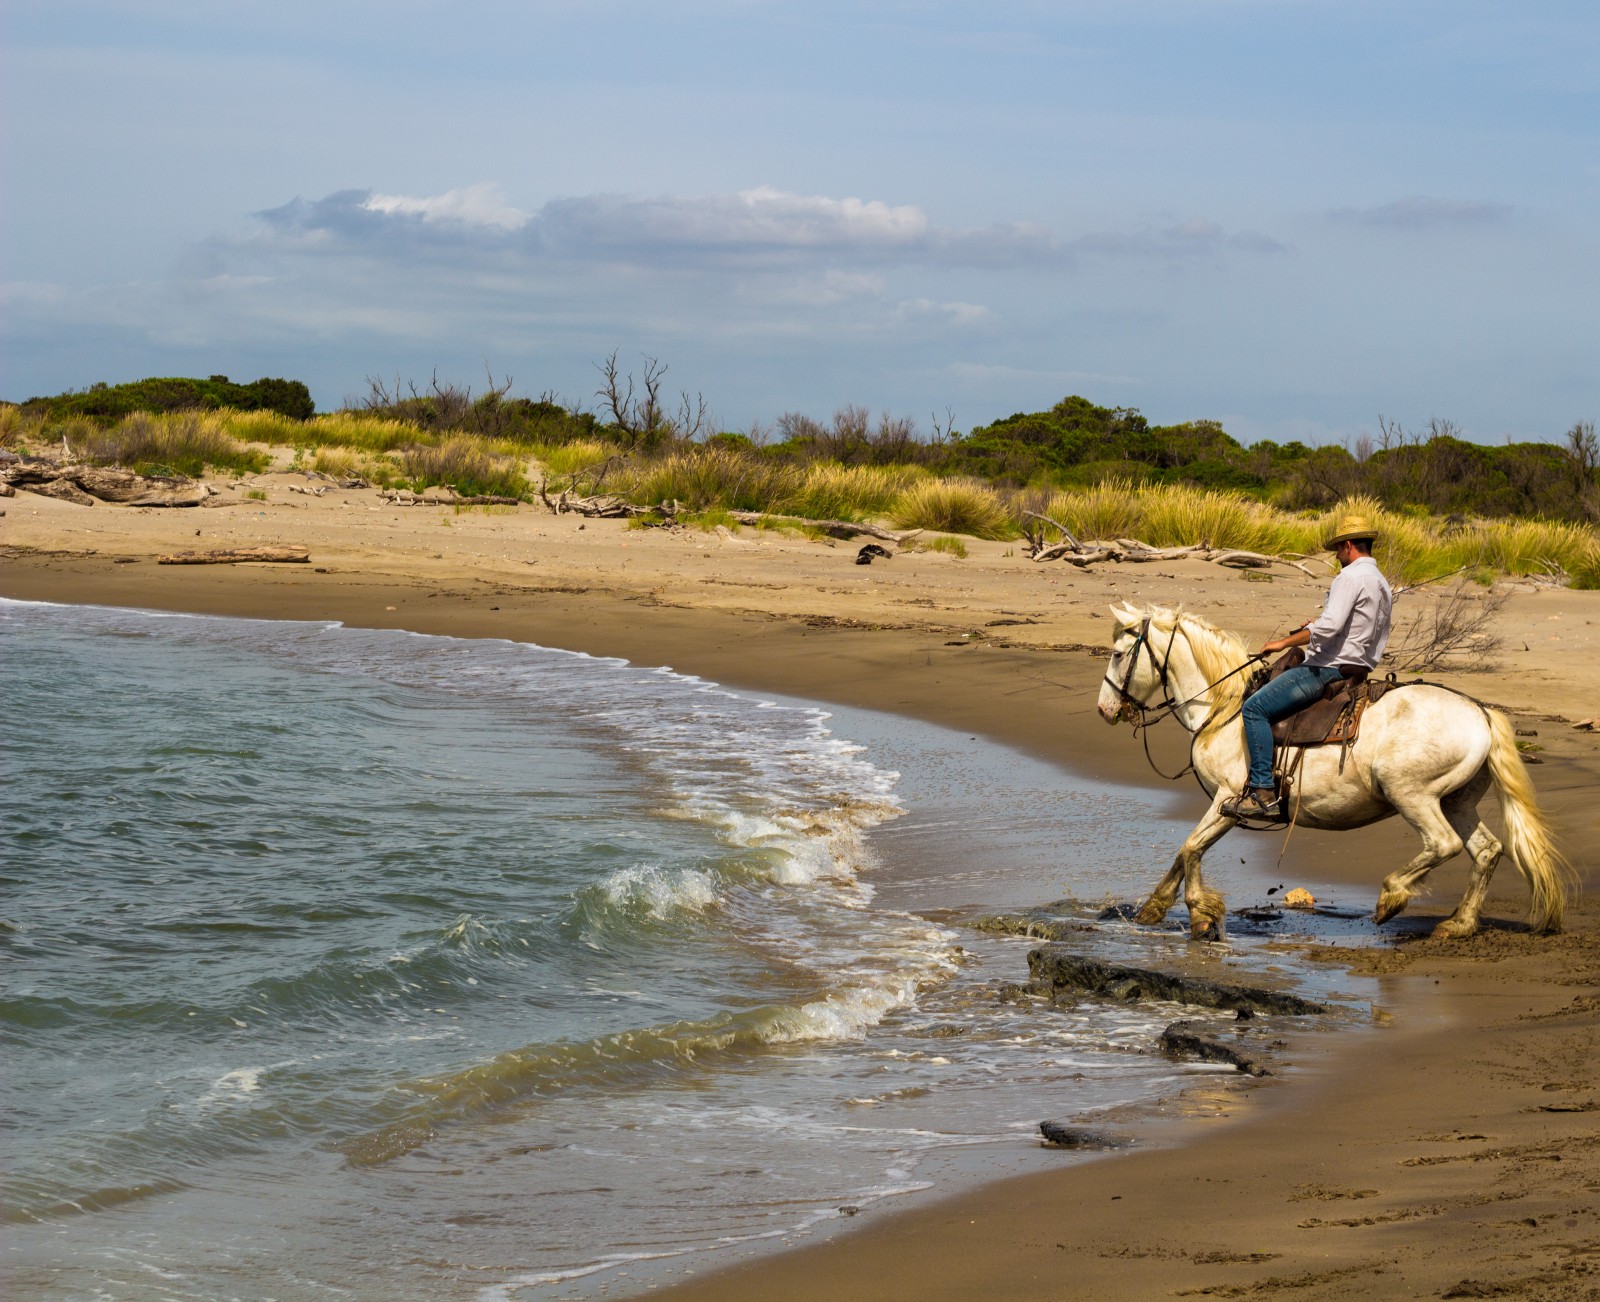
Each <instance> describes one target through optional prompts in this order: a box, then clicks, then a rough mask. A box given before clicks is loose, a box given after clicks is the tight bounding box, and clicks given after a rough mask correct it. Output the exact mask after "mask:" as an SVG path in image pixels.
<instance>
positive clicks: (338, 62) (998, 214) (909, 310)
mask: <svg viewBox="0 0 1600 1302" xmlns="http://www.w3.org/2000/svg"><path fill="white" fill-rule="evenodd" d="M3 22H4V23H5V30H4V38H5V39H4V50H5V53H4V56H3V57H4V61H5V63H4V68H3V77H4V91H3V93H4V97H5V102H4V113H5V123H6V127H5V137H4V145H3V150H4V152H3V155H0V158H3V164H0V165H3V167H4V177H5V186H4V195H5V200H4V202H5V207H4V213H3V227H0V238H3V244H0V250H3V262H0V280H3V282H4V290H3V292H4V321H3V325H0V329H3V331H4V338H3V350H4V351H3V358H0V395H4V396H5V397H7V398H10V399H13V400H16V399H20V398H24V397H27V396H30V395H32V394H35V393H45V392H54V391H57V390H60V389H63V388H66V387H69V386H70V387H77V386H84V385H87V384H89V383H92V382H94V381H97V380H107V381H113V382H115V381H120V380H126V379H133V378H137V377H139V376H142V375H151V374H197V375H207V374H212V373H225V374H228V375H231V376H233V377H234V378H235V379H246V380H248V379H254V378H256V377H257V376H260V375H285V376H289V377H294V378H300V379H304V380H305V381H307V383H309V384H310V386H311V389H312V392H313V394H314V395H315V397H316V399H317V402H318V405H319V407H321V408H324V409H326V408H330V407H335V406H337V405H339V404H340V403H341V402H342V401H344V400H345V399H347V398H355V397H359V396H360V395H362V394H364V393H365V391H366V377H368V376H370V375H382V376H385V377H389V378H391V379H392V378H393V377H395V376H400V377H403V378H410V377H415V378H417V379H419V380H426V379H427V377H428V376H430V375H431V374H432V373H434V372H435V370H437V372H438V374H439V375H440V376H441V377H442V378H448V379H454V380H458V381H463V382H466V383H471V384H474V385H479V386H481V384H482V382H483V380H482V377H483V375H484V371H485V367H486V366H487V367H488V368H490V369H492V370H493V372H494V374H495V375H496V377H501V376H505V375H509V376H510V377H512V379H513V380H514V384H515V389H516V391H517V392H520V393H529V394H534V395H536V394H538V393H541V392H544V391H547V390H548V391H553V392H554V393H555V394H557V395H558V396H560V397H562V398H563V399H564V400H566V401H568V402H569V404H585V405H590V406H592V405H593V404H594V397H593V394H594V389H595V387H596V385H597V384H598V381H599V377H598V373H597V372H596V369H595V363H596V362H597V361H599V360H600V359H602V358H603V357H605V356H606V355H607V354H609V353H610V352H611V351H612V350H613V349H616V350H618V351H619V360H620V361H621V362H623V363H624V364H625V365H627V364H632V365H634V366H635V367H642V365H643V358H644V357H646V356H650V357H657V358H659V359H661V360H662V361H664V362H666V363H667V364H668V365H669V367H670V370H669V373H668V377H667V385H668V387H669V388H672V389H675V390H676V389H685V390H688V391H690V392H698V393H702V394H704V396H705V397H706V399H707V400H708V401H709V403H710V404H711V407H712V409H713V411H714V412H715V414H716V416H717V418H718V421H719V423H720V424H721V425H722V426H723V427H724V428H744V427H746V426H748V425H749V424H750V423H751V422H752V421H762V422H770V421H772V420H773V419H774V418H775V417H776V416H778V415H779V414H780V413H782V412H785V411H803V412H807V413H809V414H812V415H815V416H818V417H826V416H827V415H828V414H829V413H831V412H832V411H833V410H835V409H836V408H838V407H840V406H842V405H844V404H847V403H854V404H860V405H864V406H867V407H869V408H871V409H873V410H884V411H889V412H892V413H895V414H897V415H907V416H911V417H914V418H916V419H917V420H918V421H919V422H920V423H921V424H922V426H923V428H925V429H926V428H927V427H928V425H929V423H930V415H931V414H932V413H937V414H938V415H939V417H940V419H941V420H942V419H943V418H944V415H945V413H946V412H947V411H949V412H950V413H952V414H953V416H954V419H955V423H956V425H957V427H958V428H963V429H965V428H970V427H971V426H972V425H974V424H980V423H983V422H985V421H988V420H992V419H994V418H996V417H999V416H1003V415H1006V414H1009V413H1010V412H1013V411H1018V410H1036V409H1038V408H1041V407H1045V406H1048V405H1050V404H1051V403H1053V402H1055V401H1058V400H1059V399H1060V398H1062V397H1063V396H1065V395H1066V394H1068V393H1082V394H1083V395H1084V396H1086V397H1088V398H1090V399H1092V400H1094V401H1096V402H1100V403H1104V404H1107V405H1116V406H1133V407H1138V408H1140V409H1141V410H1142V411H1144V413H1145V414H1146V415H1147V416H1149V417H1150V418H1151V419H1152V420H1156V421H1162V422H1166V421H1176V420H1183V419H1190V418H1198V417H1209V418H1213V419H1220V420H1222V421H1223V422H1224V423H1225V424H1226V425H1227V427H1228V428H1229V430H1230V431H1231V432H1233V433H1234V434H1235V435H1237V436H1239V437H1241V438H1244V439H1245V440H1247V441H1249V440H1252V439H1254V438H1258V437H1272V438H1278V439H1284V438H1293V437H1299V438H1306V439H1309V440H1313V441H1328V440H1337V439H1340V438H1347V437H1350V436H1353V435H1356V434H1359V433H1361V432H1363V431H1373V430H1375V429H1376V426H1377V420H1378V417H1379V416H1383V417H1385V418H1388V419H1390V420H1398V421H1400V422H1401V423H1402V424H1404V425H1406V426H1408V427H1415V426H1421V425H1424V424H1425V423H1426V422H1427V421H1428V420H1429V419H1430V418H1431V417H1442V418H1447V419H1450V420H1453V421H1455V422H1456V423H1457V424H1459V425H1460V426H1462V427H1463V428H1464V430H1465V431H1466V432H1467V434H1468V435H1469V436H1470V437H1472V438H1476V439H1479V440H1482V441H1486V442H1499V441H1502V440H1503V439H1506V438H1508V437H1509V438H1518V439H1521V438H1532V439H1544V440H1552V441H1558V440H1559V439H1560V438H1561V436H1562V434H1563V433H1564V431H1565V430H1566V429H1567V428H1568V427H1569V426H1570V425H1571V424H1572V423H1573V422H1574V421H1577V420H1593V419H1595V418H1596V417H1597V416H1600V220H1597V214H1600V203H1597V200H1600V10H1597V9H1596V8H1595V6H1594V5H1593V4H1592V3H1570V4H1569V3H1540V2H1539V0H1524V3H1519V4H1516V5H1511V4H1506V3H1474V2H1473V0H1453V2H1450V3H1428V2H1419V3H1404V2H1402V3H1396V2H1395V0H1388V2H1387V3H1382V4H1379V3H1366V2H1365V0H1332V2H1319V0H1303V2H1301V0H1121V2H1117V3H1112V2H1109V0H1108V2H1105V3H1090V2H1083V3H1075V2H1073V0H1065V2H1058V3H1051V4H1043V3H1007V2H1005V0H988V3H984V4H977V3H964V2H960V3H958V2H956V0H951V2H949V3H933V4H909V3H905V4H851V5H845V4H836V3H830V2H829V0H820V2H817V0H813V2H810V3H803V4H802V3H787V2H780V0H774V2H772V3H763V2H761V0H726V2H723V3H711V2H707V3H678V4H674V3H670V2H668V3H660V2H658V3H655V4H643V3H633V2H632V0H616V2H608V0H589V2H587V3H576V2H574V3H540V2H538V0H526V2H522V3H513V2H512V0H456V2H455V3H451V4H435V3H424V2H422V0H385V2H384V3H382V4H379V3H376V2H372V3H369V2H368V0H319V3H315V4H313V3H310V2H309V0H274V2H273V3H270V4H267V3H257V0H231V2H230V3H225V4H224V3H216V2H215V0H211V2H210V3H195V2H193V0H46V2H39V0H9V3H8V5H7V8H6V12H5V17H4V19H3Z"/></svg>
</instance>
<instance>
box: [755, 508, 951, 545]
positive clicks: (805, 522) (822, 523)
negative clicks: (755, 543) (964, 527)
mask: <svg viewBox="0 0 1600 1302" xmlns="http://www.w3.org/2000/svg"><path fill="white" fill-rule="evenodd" d="M728 514H729V515H731V516H732V517H733V518H734V519H735V520H737V521H738V522H739V523H740V524H760V523H761V522H762V521H764V520H772V521H775V522H777V523H778V524H791V525H799V526H801V527H803V528H808V529H821V530H823V531H824V532H826V533H830V534H835V535H838V536H843V537H848V538H854V537H857V536H859V535H862V534H865V535H866V536H867V537H868V538H882V539H883V540H884V541H885V542H892V543H903V542H905V540H906V539H907V538H915V537H916V536H917V535H918V534H919V533H921V532H922V530H921V529H910V530H906V531H903V532H901V533H896V532H895V531H894V530H893V529H885V528H884V527H883V526H882V525H876V524H865V523H863V522H861V521H859V520H813V519H810V518H808V517H806V516H803V515H773V514H771V513H770V512H768V511H729V512H728Z"/></svg>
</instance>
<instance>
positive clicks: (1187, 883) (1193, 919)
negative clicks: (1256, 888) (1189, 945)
mask: <svg viewBox="0 0 1600 1302" xmlns="http://www.w3.org/2000/svg"><path fill="white" fill-rule="evenodd" d="M1222 794H1223V793H1221V792H1219V793H1218V797H1219V798H1218V799H1217V800H1216V801H1215V802H1213V803H1212V806H1211V808H1210V809H1208V810H1207V811H1206V815H1205V817H1204V818H1202V819H1201V820H1200V822H1199V823H1198V824H1197V825H1196V827H1195V829H1194V831H1192V832H1190V833H1189V836H1188V839H1187V840H1185V841H1184V843H1183V845H1182V846H1181V847H1180V848H1179V850H1178V855H1177V858H1175V859H1174V860H1173V861H1172V867H1170V868H1168V869H1167V875H1166V876H1165V877H1163V878H1162V879H1161V881H1160V883H1159V884H1158V885H1157V886H1156V888H1155V890H1153V891H1152V892H1151V893H1150V898H1149V899H1147V900H1146V901H1145V902H1144V904H1143V905H1142V906H1141V907H1140V909H1139V912H1138V913H1137V914H1135V915H1134V921H1135V922H1141V923H1143V924H1145V925H1146V926H1154V925H1155V924H1156V923H1158V922H1160V921H1161V920H1162V919H1163V918H1164V917H1166V916H1167V910H1168V909H1170V908H1171V907H1172V906H1173V904H1174V903H1175V902H1176V901H1177V898H1178V888H1179V887H1180V886H1182V887H1183V902H1184V903H1185V904H1187V905H1188V906H1189V934H1190V935H1191V936H1194V937H1195V938H1196V939H1199V938H1201V937H1204V936H1207V935H1210V934H1211V933H1212V932H1214V931H1217V930H1220V928H1221V925H1222V919H1223V916H1224V914H1225V913H1226V912H1227V904H1226V902H1225V901H1224V900H1223V898H1222V896H1221V895H1219V894H1218V893H1217V892H1216V891H1213V890H1208V889H1207V888H1206V885H1205V882H1204V881H1203V880H1202V878H1201V875H1200V858H1201V856H1202V855H1204V854H1205V852H1206V851H1207V850H1209V849H1210V848H1211V847H1212V846H1213V845H1215V844H1216V843H1217V842H1218V841H1220V840H1221V839H1222V838H1223V836H1224V835H1226V834H1227V833H1228V832H1229V831H1231V830H1232V829H1233V827H1234V826H1235V825H1236V821H1235V820H1234V819H1232V818H1229V817H1228V816H1227V815H1225V814H1223V813H1221V812H1220V809H1219V806H1220V805H1221V803H1222V801H1221V798H1220V797H1221V795H1222Z"/></svg>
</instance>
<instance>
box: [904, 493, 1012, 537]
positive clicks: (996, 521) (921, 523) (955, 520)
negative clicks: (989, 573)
mask: <svg viewBox="0 0 1600 1302" xmlns="http://www.w3.org/2000/svg"><path fill="white" fill-rule="evenodd" d="M890 515H891V518H892V519H893V520H894V524H895V527H896V528H898V529H937V530H938V531H939V532H940V533H964V534H970V535H971V536H972V537H974V538H1015V537H1016V536H1017V532H1018V529H1017V522H1016V518H1015V516H1014V515H1013V514H1012V512H1011V511H1010V510H1009V509H1008V508H1007V506H1006V504H1005V503H1004V502H1003V501H1002V500H1001V499H1000V495H999V494H998V493H996V492H995V491H994V490H993V489H992V488H990V487H989V486H988V485H986V484H983V483H980V482H979V481H978V480H975V479H925V480H923V481H922V482H920V483H917V484H913V485H912V486H911V487H909V488H907V489H906V490H905V491H904V492H903V493H901V494H900V496H899V497H898V498H896V499H895V502H894V505H893V507H892V508H891V511H890Z"/></svg>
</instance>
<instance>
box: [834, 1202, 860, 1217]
mask: <svg viewBox="0 0 1600 1302" xmlns="http://www.w3.org/2000/svg"><path fill="white" fill-rule="evenodd" d="M839 1215H840V1216H860V1215H861V1209H860V1208H859V1207H856V1206H854V1205H853V1204H851V1203H846V1204H845V1205H844V1206H843V1207H841V1208H839Z"/></svg>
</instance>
